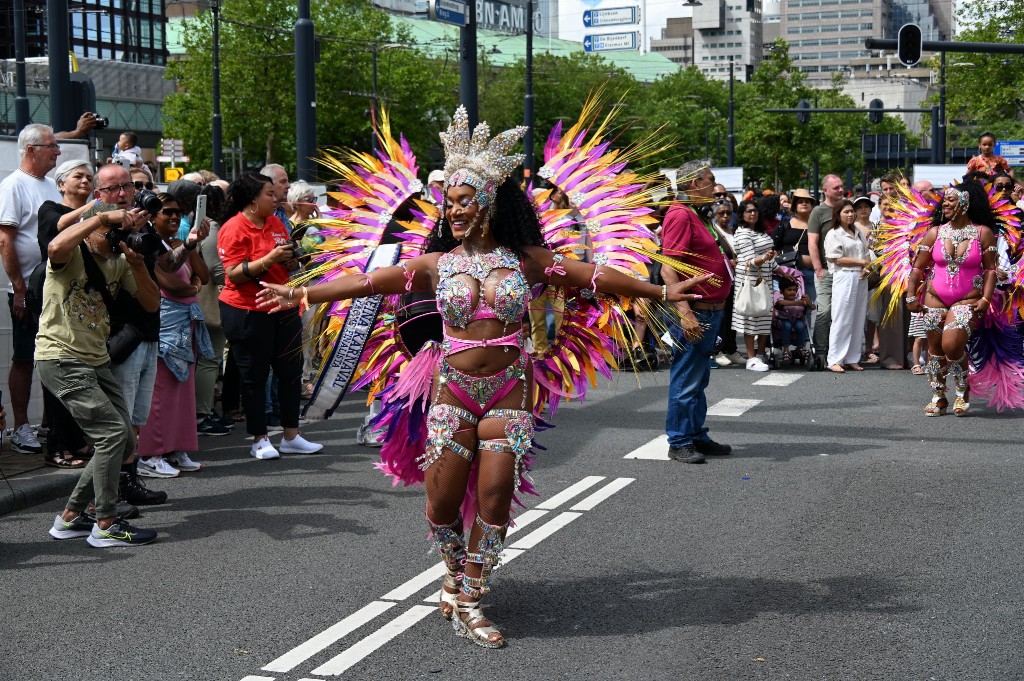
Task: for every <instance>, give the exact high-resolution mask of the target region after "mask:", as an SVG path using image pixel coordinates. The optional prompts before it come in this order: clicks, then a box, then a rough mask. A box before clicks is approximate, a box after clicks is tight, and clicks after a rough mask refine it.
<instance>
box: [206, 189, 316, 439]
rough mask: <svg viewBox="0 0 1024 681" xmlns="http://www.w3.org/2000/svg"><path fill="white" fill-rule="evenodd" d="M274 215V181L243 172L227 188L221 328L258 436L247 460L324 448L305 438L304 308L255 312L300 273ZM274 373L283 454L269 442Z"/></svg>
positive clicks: (220, 238)
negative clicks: (267, 407) (265, 296)
mask: <svg viewBox="0 0 1024 681" xmlns="http://www.w3.org/2000/svg"><path fill="white" fill-rule="evenodd" d="M276 208H277V197H276V195H275V193H274V184H273V181H272V180H271V179H270V178H269V177H267V176H266V175H259V174H257V173H245V174H243V175H242V176H241V177H239V178H238V179H237V180H235V181H234V182H232V183H231V186H229V187H228V195H227V206H226V208H225V211H224V216H223V218H224V219H223V226H222V227H221V228H220V232H219V234H218V235H217V251H218V253H219V254H220V259H221V262H223V264H224V277H225V282H224V290H223V291H222V292H221V294H220V311H221V324H222V325H223V327H224V335H225V336H226V337H227V339H228V340H229V341H231V352H232V354H233V355H234V357H235V362H236V363H237V365H238V371H239V373H240V375H241V377H242V383H243V390H242V402H243V406H244V408H245V415H246V429H247V431H248V433H249V434H250V435H252V436H253V443H252V448H251V449H250V450H249V455H250V456H252V457H253V458H256V459H276V458H278V457H279V456H280V454H281V453H285V454H314V453H316V452H319V451H320V450H321V449H323V445H319V444H314V443H312V442H308V441H307V440H306V439H305V438H303V437H302V436H301V435H299V397H300V394H301V385H300V378H301V375H302V319H301V318H300V317H299V310H298V307H293V308H290V309H288V310H282V311H280V312H274V313H269V312H263V311H262V310H260V309H259V308H258V307H257V306H256V295H257V294H258V293H259V292H260V290H261V288H262V287H261V286H260V283H261V282H270V283H274V284H286V283H288V279H289V272H290V270H293V269H296V268H297V267H298V266H299V265H298V261H297V260H296V257H295V244H294V242H292V241H291V239H290V237H289V234H288V231H287V230H286V229H285V226H284V224H282V222H281V221H280V220H279V219H278V218H277V217H276V216H275V215H274V211H275V210H276ZM271 367H273V369H274V375H275V376H276V377H277V379H278V399H279V400H280V404H281V425H282V426H283V427H284V436H283V438H282V440H281V445H280V450H278V449H275V448H274V446H273V445H272V444H270V440H269V439H268V438H267V422H266V415H265V412H264V404H265V398H266V384H267V376H268V374H269V372H270V369H271Z"/></svg>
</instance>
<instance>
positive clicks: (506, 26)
mask: <svg viewBox="0 0 1024 681" xmlns="http://www.w3.org/2000/svg"><path fill="white" fill-rule="evenodd" d="M476 25H477V27H479V28H485V29H487V30H489V31H501V32H502V33H526V5H525V4H524V3H521V2H518V1H516V0H512V1H510V2H497V1H496V0H477V3H476ZM536 28H537V26H536V25H534V29H536Z"/></svg>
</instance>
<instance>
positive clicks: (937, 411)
mask: <svg viewBox="0 0 1024 681" xmlns="http://www.w3.org/2000/svg"><path fill="white" fill-rule="evenodd" d="M948 408H949V400H947V399H946V395H945V394H944V393H935V395H934V396H933V397H932V401H931V402H929V403H928V404H926V405H925V407H924V415H925V416H942V415H943V414H945V413H946V409H948Z"/></svg>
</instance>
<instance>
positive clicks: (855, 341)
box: [825, 201, 871, 374]
mask: <svg viewBox="0 0 1024 681" xmlns="http://www.w3.org/2000/svg"><path fill="white" fill-rule="evenodd" d="M854 220H855V214H854V210H853V203H852V202H851V201H841V202H840V203H838V204H836V206H835V207H834V208H833V209H832V224H833V228H832V229H831V230H829V233H828V235H827V236H826V237H825V259H826V260H827V261H828V270H829V272H831V273H832V328H831V331H830V332H829V336H828V346H829V347H828V364H829V369H830V370H831V371H833V372H835V373H837V374H841V373H844V372H845V371H846V369H852V370H853V371H864V367H862V366H861V365H860V364H859V363H858V362H860V350H861V342H862V341H863V339H864V321H865V319H866V318H867V310H868V282H867V274H868V270H867V267H868V265H870V264H871V258H870V254H869V251H868V244H867V240H866V239H865V238H864V235H863V234H861V232H860V231H859V230H858V229H857V226H856V225H855V224H854ZM844 365H845V367H846V368H845V369H844V368H843V367H844Z"/></svg>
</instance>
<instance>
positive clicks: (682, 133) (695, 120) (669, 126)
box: [642, 66, 729, 167]
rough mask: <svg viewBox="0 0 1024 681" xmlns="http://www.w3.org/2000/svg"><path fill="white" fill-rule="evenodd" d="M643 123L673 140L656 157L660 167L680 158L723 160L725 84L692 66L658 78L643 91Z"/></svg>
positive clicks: (718, 162) (726, 109)
mask: <svg viewBox="0 0 1024 681" xmlns="http://www.w3.org/2000/svg"><path fill="white" fill-rule="evenodd" d="M642 108H643V115H644V127H645V128H646V129H648V130H654V129H657V128H661V129H662V130H663V131H664V133H665V134H666V135H667V136H668V137H669V139H671V140H673V142H674V145H673V147H672V148H671V149H669V150H666V151H665V152H662V153H661V154H659V155H658V156H657V157H656V160H657V161H658V163H659V164H660V165H661V166H663V167H676V166H678V165H680V161H683V160H689V159H694V158H705V157H708V158H710V159H711V161H712V163H713V164H714V165H723V164H724V163H725V161H726V158H725V156H726V151H725V143H722V144H719V142H721V141H723V140H725V139H726V136H727V134H728V116H729V84H728V83H727V82H723V81H718V80H709V79H708V78H707V77H706V76H705V75H704V74H703V73H701V72H700V70H699V69H697V68H696V67H693V66H691V67H689V68H687V69H680V70H679V71H677V72H676V73H673V74H671V75H668V76H664V77H662V78H659V79H658V80H657V81H655V82H654V83H652V84H651V85H650V86H649V87H647V88H645V90H644V92H643V106H642Z"/></svg>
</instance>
